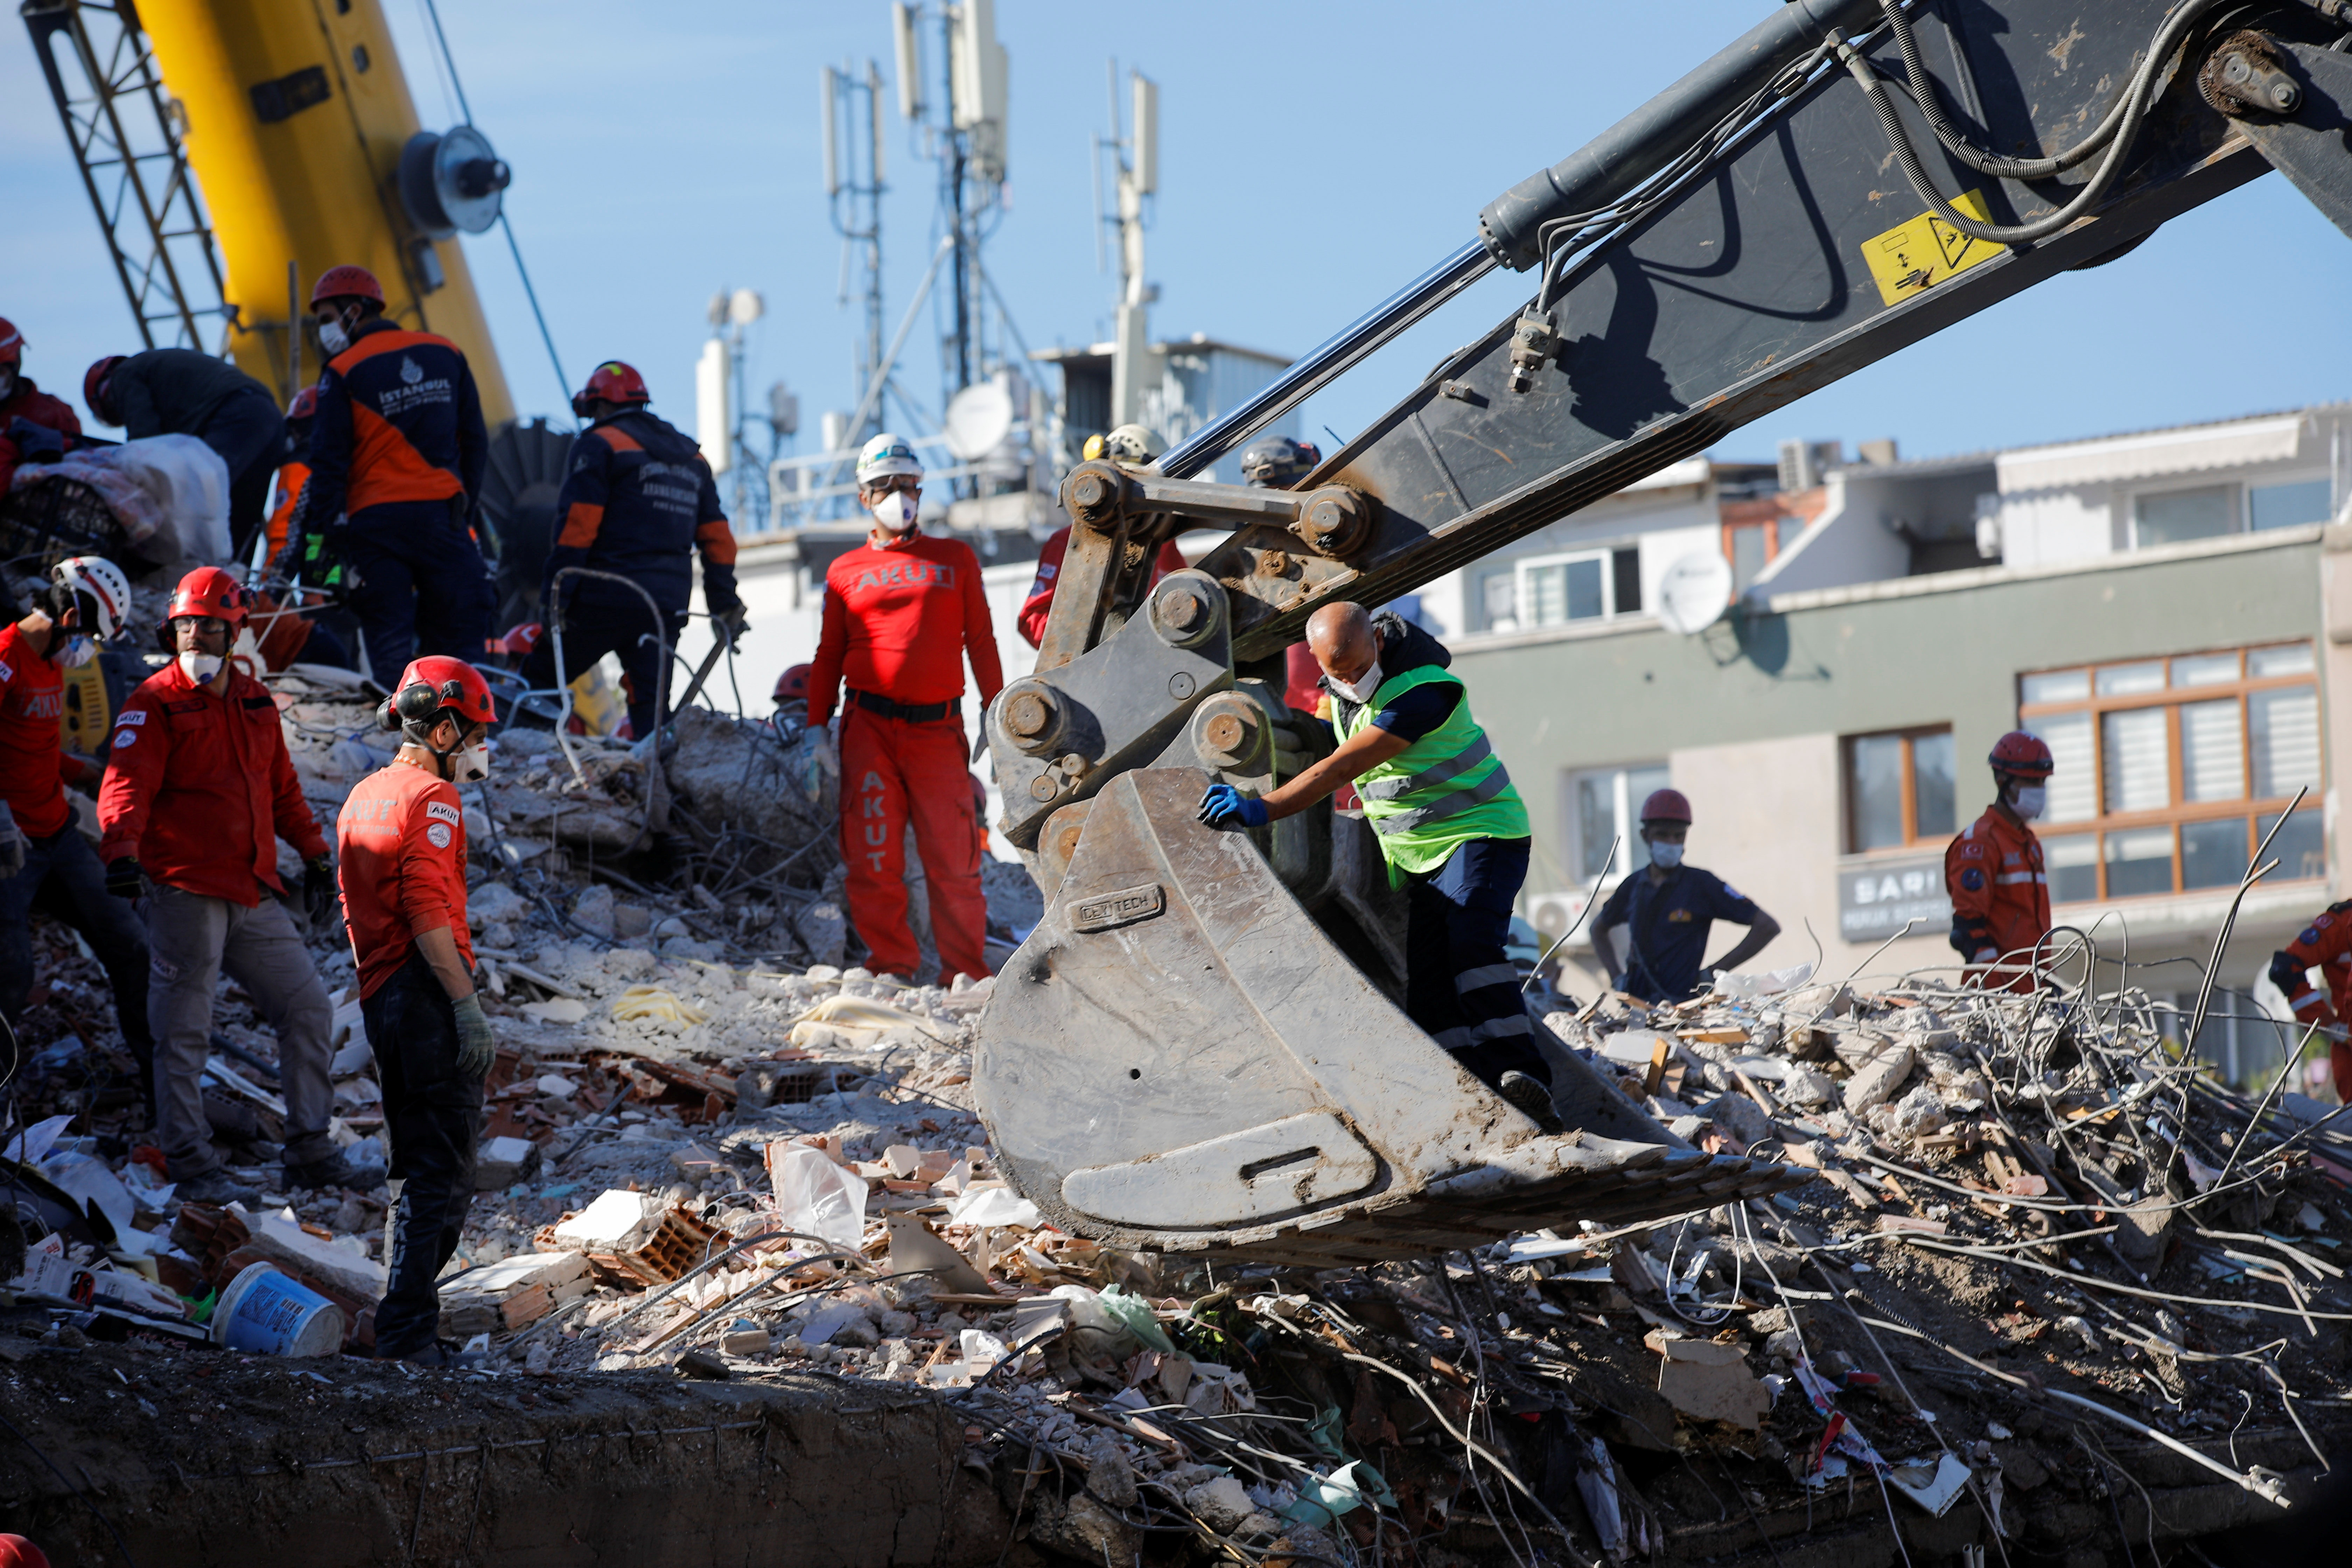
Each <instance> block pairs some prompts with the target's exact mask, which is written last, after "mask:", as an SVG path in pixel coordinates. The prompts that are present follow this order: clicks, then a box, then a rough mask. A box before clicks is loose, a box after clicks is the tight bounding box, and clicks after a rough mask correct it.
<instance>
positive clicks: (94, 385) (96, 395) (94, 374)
mask: <svg viewBox="0 0 2352 1568" xmlns="http://www.w3.org/2000/svg"><path fill="white" fill-rule="evenodd" d="M127 357H128V356H127V355H123V354H109V355H107V356H106V357H105V358H104V359H102V360H100V361H99V362H98V363H96V364H93V365H91V366H90V367H89V371H88V372H86V373H85V374H83V376H82V378H81V401H82V406H83V407H85V408H87V409H89V411H90V412H91V413H92V414H95V415H97V416H99V418H100V419H101V420H104V421H105V422H106V423H107V424H109V425H111V424H113V423H114V421H113V420H111V419H108V418H107V417H106V412H105V410H104V409H103V408H101V407H100V392H101V391H102V390H103V389H104V387H105V385H106V380H107V377H109V376H110V375H112V374H114V367H115V366H116V365H119V364H121V363H122V362H123V360H124V359H125V358H127Z"/></svg>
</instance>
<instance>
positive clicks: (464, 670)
mask: <svg viewBox="0 0 2352 1568" xmlns="http://www.w3.org/2000/svg"><path fill="white" fill-rule="evenodd" d="M445 713H446V714H450V715H451V716H453V717H454V718H456V719H457V724H458V728H460V729H469V728H471V727H472V726H474V725H476V724H491V723H495V722H497V721H498V707H497V705H496V704H495V703H493V702H492V701H491V700H490V687H489V682H488V681H486V680H484V679H482V672H481V671H480V670H478V669H476V668H474V667H473V666H472V665H470V664H467V662H466V661H465V660H464V659H462V658H451V657H450V656H449V655H447V654H437V653H436V654H427V655H425V657H424V658H414V659H411V660H409V661H408V668H406V669H404V670H402V671H401V672H400V685H399V688H398V689H396V690H394V693H393V694H392V695H391V696H390V697H389V698H386V699H385V700H384V704H383V727H384V728H385V729H387V730H396V729H398V728H400V726H401V725H402V723H403V722H406V723H411V724H431V723H437V722H439V721H440V719H441V716H442V715H443V714H445Z"/></svg>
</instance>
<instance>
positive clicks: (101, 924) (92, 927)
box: [0, 823, 155, 1123]
mask: <svg viewBox="0 0 2352 1568" xmlns="http://www.w3.org/2000/svg"><path fill="white" fill-rule="evenodd" d="M34 910H39V911H40V912H42V913H44V914H49V915H55V916H56V917H57V918H58V919H59V920H61V921H65V922H66V923H67V924H68V925H69V926H71V927H73V929H74V930H76V931H79V932H81V934H82V940H83V941H85V942H89V950H90V952H93V953H95V954H96V955H97V957H98V962H99V963H100V966H102V967H103V968H104V969H105V971H106V979H107V984H109V985H110V986H111V987H112V988H113V990H114V1021H115V1025H116V1026H117V1027H119V1028H120V1029H121V1031H122V1043H123V1044H124V1045H125V1046H128V1047H130V1048H131V1057H132V1058H133V1059H135V1060H136V1061H137V1062H138V1063H139V1084H140V1094H141V1096H142V1099H144V1100H146V1102H147V1108H148V1110H149V1113H150V1114H149V1121H150V1122H151V1123H152V1121H153V1114H152V1113H153V1110H154V1106H155V1037H154V1035H153V1034H152V1033H151V1032H150V1031H149V1029H148V1026H147V932H146V931H145V929H144V928H143V927H142V926H141V925H140V923H139V916H138V913H137V911H135V910H132V909H131V900H128V899H118V898H115V897H114V896H113V895H111V894H110V893H109V892H108V891H107V890H106V871H105V868H102V867H101V866H100V865H99V863H98V852H97V851H96V850H95V849H92V848H91V847H90V845H89V839H87V838H84V837H82V836H81V830H80V829H79V828H78V827H76V826H74V825H73V824H71V823H68V824H67V825H66V826H64V827H62V828H60V829H58V831H57V832H55V833H53V834H51V835H50V836H49V837H47V838H35V839H31V840H30V841H29V842H28V844H27V845H26V856H25V868H24V869H23V870H21V871H19V872H17V873H16V875H15V876H13V877H0V1017H5V1018H6V1019H7V1020H8V1024H9V1026H10V1027H11V1028H14V1027H15V1026H16V1021H17V1020H18V1019H19V1018H21V1017H23V1016H25V998H26V996H28V995H30V994H32V990H33V978H34V976H33V931H32V915H33V911H34Z"/></svg>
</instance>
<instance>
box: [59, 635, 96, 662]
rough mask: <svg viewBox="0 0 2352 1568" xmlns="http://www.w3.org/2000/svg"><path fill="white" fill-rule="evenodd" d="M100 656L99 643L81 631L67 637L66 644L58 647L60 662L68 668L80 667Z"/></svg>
mask: <svg viewBox="0 0 2352 1568" xmlns="http://www.w3.org/2000/svg"><path fill="white" fill-rule="evenodd" d="M97 657H98V645H97V644H96V643H94V642H92V641H90V640H89V638H88V637H84V636H82V635H81V634H80V633H79V632H74V633H71V634H69V635H68V637H66V646H65V647H61V648H59V649H58V663H59V664H61V665H63V666H65V668H68V669H79V668H81V667H82V666H83V665H85V664H88V663H89V661H90V660H91V659H94V658H97Z"/></svg>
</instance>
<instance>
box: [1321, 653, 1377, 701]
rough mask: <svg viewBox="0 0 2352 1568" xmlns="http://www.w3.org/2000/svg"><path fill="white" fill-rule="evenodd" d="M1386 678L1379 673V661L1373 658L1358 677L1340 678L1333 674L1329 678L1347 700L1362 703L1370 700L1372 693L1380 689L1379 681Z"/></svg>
mask: <svg viewBox="0 0 2352 1568" xmlns="http://www.w3.org/2000/svg"><path fill="white" fill-rule="evenodd" d="M1384 679H1387V677H1385V676H1383V675H1382V674H1381V661H1380V660H1379V659H1377V658H1375V659H1374V660H1372V662H1371V665H1370V668H1367V669H1366V670H1365V671H1364V673H1363V674H1362V675H1361V676H1360V677H1359V678H1358V679H1354V680H1342V679H1339V677H1338V676H1336V675H1335V676H1333V677H1332V678H1331V684H1332V686H1333V687H1334V688H1336V689H1338V690H1339V693H1340V695H1342V696H1344V697H1346V698H1347V700H1349V701H1350V702H1354V703H1358V704H1362V703H1368V702H1370V700H1372V697H1373V695H1374V694H1375V693H1376V692H1378V691H1379V690H1380V689H1381V681H1382V680H1384Z"/></svg>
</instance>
